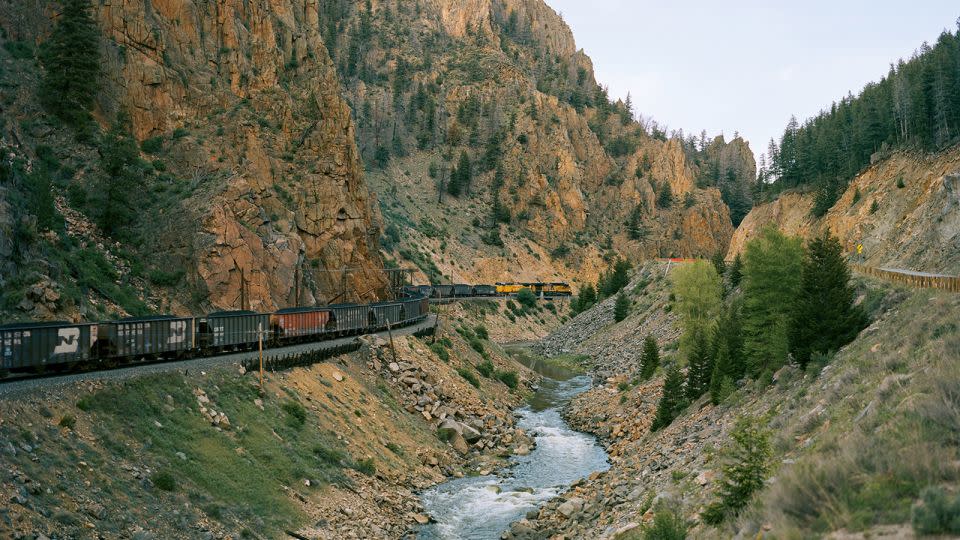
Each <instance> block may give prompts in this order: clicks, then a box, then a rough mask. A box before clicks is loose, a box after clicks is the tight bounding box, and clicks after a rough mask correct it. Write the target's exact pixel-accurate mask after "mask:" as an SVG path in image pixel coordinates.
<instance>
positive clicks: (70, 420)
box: [60, 414, 77, 429]
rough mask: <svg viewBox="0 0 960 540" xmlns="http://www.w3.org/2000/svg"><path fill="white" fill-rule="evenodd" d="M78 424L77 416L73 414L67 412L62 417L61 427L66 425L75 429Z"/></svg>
mask: <svg viewBox="0 0 960 540" xmlns="http://www.w3.org/2000/svg"><path fill="white" fill-rule="evenodd" d="M76 425H77V417H75V416H73V415H72V414H65V415H63V418H61V419H60V427H65V428H67V429H73V428H74V426H76Z"/></svg>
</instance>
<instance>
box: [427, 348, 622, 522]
mask: <svg viewBox="0 0 960 540" xmlns="http://www.w3.org/2000/svg"><path fill="white" fill-rule="evenodd" d="M530 367H531V368H533V369H535V370H536V371H538V372H539V373H541V375H543V380H542V382H541V383H540V387H539V389H538V390H537V391H536V393H535V394H534V396H532V398H531V399H530V400H529V402H528V404H527V405H526V406H524V407H521V408H519V409H517V411H516V414H517V416H518V421H517V426H518V427H520V428H522V429H523V430H524V431H526V432H527V433H528V434H530V435H531V436H533V437H535V438H536V441H537V446H536V448H535V449H534V450H533V451H532V452H530V453H529V454H528V455H526V456H513V457H512V458H510V461H511V465H510V466H509V467H508V468H505V469H503V470H502V471H500V472H499V474H491V475H486V476H467V477H464V478H458V479H455V480H450V481H447V482H444V483H442V484H438V485H437V486H434V487H433V488H431V489H429V490H427V491H425V492H424V493H422V494H421V499H422V501H423V504H424V507H425V508H426V510H427V513H429V514H430V516H431V517H432V518H433V519H434V520H435V523H431V524H429V525H426V526H424V527H422V528H421V529H420V530H419V531H418V536H417V537H418V538H421V539H444V540H447V539H449V540H452V539H464V540H488V539H498V538H500V535H501V534H503V532H504V531H506V530H507V529H509V528H510V524H511V523H513V522H514V521H517V520H519V519H522V518H523V517H524V516H525V515H526V514H527V512H529V511H530V510H534V509H536V508H538V507H539V506H540V505H542V504H543V503H544V502H546V501H548V500H550V499H552V498H553V497H556V496H557V495H559V494H561V493H563V492H564V491H566V490H567V488H568V487H569V486H570V484H572V483H574V482H576V481H577V480H579V479H580V478H584V477H586V476H589V475H590V473H592V472H594V471H605V470H607V469H608V468H609V466H610V465H609V462H608V461H607V454H606V452H604V450H603V448H602V447H601V446H600V445H599V444H597V442H596V440H595V439H594V438H593V437H592V436H589V435H586V434H584V433H580V432H578V431H574V430H572V429H571V428H570V427H569V426H568V425H567V423H566V422H564V421H563V418H561V416H560V410H561V409H562V408H563V407H564V406H565V405H566V404H567V403H568V402H569V401H570V400H571V399H572V398H573V397H574V396H576V395H577V394H579V393H581V392H583V391H586V390H588V389H589V388H590V386H591V384H592V380H591V377H590V376H588V375H577V374H574V373H571V372H569V371H566V370H563V369H558V368H556V367H551V366H545V365H543V364H539V365H538V364H534V365H531V366H530Z"/></svg>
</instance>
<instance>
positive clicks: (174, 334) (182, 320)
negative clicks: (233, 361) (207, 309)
mask: <svg viewBox="0 0 960 540" xmlns="http://www.w3.org/2000/svg"><path fill="white" fill-rule="evenodd" d="M195 322H196V320H195V319H194V318H193V317H173V316H170V315H156V316H152V317H129V318H126V319H121V320H119V321H108V322H103V323H100V324H99V325H98V336H97V349H98V354H99V355H100V358H101V359H104V358H178V357H181V356H185V355H187V354H188V353H189V352H190V351H192V350H193V349H194V348H195V347H196V341H195V340H194V337H195Z"/></svg>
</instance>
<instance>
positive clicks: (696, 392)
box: [686, 330, 713, 401]
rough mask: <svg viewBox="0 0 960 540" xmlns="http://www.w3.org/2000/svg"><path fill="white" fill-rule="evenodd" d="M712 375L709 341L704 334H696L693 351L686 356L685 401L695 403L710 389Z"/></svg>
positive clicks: (703, 332)
mask: <svg viewBox="0 0 960 540" xmlns="http://www.w3.org/2000/svg"><path fill="white" fill-rule="evenodd" d="M712 375H713V358H712V355H711V351H710V341H709V340H708V339H707V335H706V332H705V331H703V330H700V331H698V332H697V334H696V336H695V337H694V341H693V349H691V351H690V354H689V355H688V356H687V387H686V391H687V399H688V400H689V401H696V400H698V399H700V396H702V395H703V394H704V393H706V392H707V390H709V389H710V378H711V376H712Z"/></svg>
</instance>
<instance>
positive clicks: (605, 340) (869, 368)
mask: <svg viewBox="0 0 960 540" xmlns="http://www.w3.org/2000/svg"><path fill="white" fill-rule="evenodd" d="M857 282H858V289H859V290H861V291H862V293H863V294H864V301H865V302H866V303H867V305H868V307H869V308H870V309H871V311H873V313H874V314H875V316H876V317H877V318H876V320H875V321H874V323H873V324H872V325H871V326H870V327H869V328H868V329H866V330H864V331H863V332H862V333H861V335H860V336H859V337H858V338H857V339H856V340H855V341H854V342H853V343H851V344H850V345H848V346H846V347H844V348H843V349H842V350H841V351H840V352H839V353H838V354H836V355H835V356H834V357H833V359H832V361H831V362H830V363H829V364H828V365H827V366H826V367H825V368H824V369H823V370H822V371H819V370H818V369H817V368H816V367H814V368H811V369H808V371H807V372H806V373H802V372H798V371H797V370H795V369H793V368H784V369H783V370H782V371H781V372H779V373H778V374H777V376H776V377H775V382H773V383H770V382H769V381H767V382H764V381H755V382H752V383H751V384H748V385H747V386H745V387H743V388H741V389H740V390H739V391H738V392H736V393H735V394H734V395H733V396H731V397H730V398H729V399H728V400H727V401H726V402H725V403H723V404H721V405H720V406H717V407H714V406H712V405H710V404H709V403H708V401H706V400H700V401H699V402H697V403H696V404H694V405H693V406H691V407H690V408H689V409H688V410H687V412H686V413H685V414H684V415H683V416H681V417H680V418H679V419H678V420H677V421H675V422H674V423H673V424H672V425H671V426H669V427H668V428H666V429H664V430H662V431H660V432H657V433H654V434H650V433H649V423H650V420H651V418H652V415H653V414H654V411H655V405H656V400H657V399H658V396H659V392H660V384H661V382H662V374H661V373H658V374H657V376H656V377H655V378H654V379H653V380H652V382H650V383H638V381H636V380H635V379H633V380H631V378H630V375H631V374H630V373H625V374H624V375H623V376H620V377H617V378H615V379H613V380H611V381H610V382H608V383H607V384H606V385H605V386H602V387H599V388H597V389H595V390H593V391H591V392H589V393H587V394H584V395H583V396H581V397H580V398H579V399H578V400H576V402H575V407H574V409H573V410H572V411H571V420H572V421H573V423H574V424H575V425H580V427H581V428H584V429H590V430H592V431H594V432H595V433H597V434H598V435H600V436H601V437H602V438H604V439H605V440H606V442H607V444H608V445H609V449H610V451H611V454H612V455H614V456H615V465H614V470H613V471H611V473H608V474H607V475H605V477H603V478H601V479H599V480H598V481H597V482H596V483H588V485H587V486H586V487H583V488H580V489H578V490H577V496H585V497H587V498H588V499H589V498H590V496H591V494H600V498H601V499H602V498H603V495H602V494H603V493H604V492H607V493H609V491H608V490H609V489H613V488H615V487H617V486H618V485H622V484H618V482H627V483H628V484H629V485H633V486H635V487H641V488H643V490H642V491H643V492H644V493H646V495H647V496H643V497H639V498H637V499H635V500H629V501H627V502H626V503H625V504H623V505H622V506H617V507H615V508H614V509H610V510H608V511H606V512H604V513H603V514H602V515H600V516H598V518H596V522H595V523H594V525H593V527H594V530H595V532H596V533H599V532H600V531H603V530H608V531H614V530H617V529H618V528H619V527H622V526H625V525H628V524H629V523H631V522H634V523H640V522H642V521H643V520H644V514H645V513H646V512H647V511H648V510H649V508H650V501H651V500H652V496H653V495H656V494H658V493H674V494H676V495H678V496H679V497H680V500H682V501H683V502H682V507H683V511H684V513H685V515H686V516H687V517H688V518H691V519H692V520H694V522H696V516H697V513H698V512H699V511H701V510H702V508H703V505H705V504H706V503H708V502H710V500H711V499H712V492H713V486H714V483H713V482H712V481H710V482H706V483H704V484H703V485H701V483H700V482H697V481H694V477H696V476H698V473H700V472H704V471H706V472H707V474H708V476H709V475H710V472H711V471H713V472H718V470H719V463H717V461H716V460H715V459H714V458H713V456H714V455H715V454H716V452H715V451H716V449H718V448H721V447H722V446H724V445H725V444H727V441H728V437H727V432H728V430H729V428H730V427H731V426H732V424H733V421H734V420H735V419H736V418H737V417H738V416H740V415H751V416H759V417H763V418H766V419H767V420H768V425H769V428H770V429H771V432H772V436H773V441H774V448H775V458H774V462H775V463H776V465H775V466H774V467H773V469H772V471H771V475H770V479H769V481H768V487H767V488H766V489H765V490H764V491H763V492H762V493H760V494H759V495H758V496H757V497H756V498H755V499H754V502H753V503H752V504H751V506H750V507H749V508H748V510H747V511H746V512H745V513H744V514H743V515H742V516H741V518H740V519H739V520H738V521H737V522H736V523H735V524H728V525H725V526H724V527H721V528H719V529H715V528H708V527H705V526H703V525H698V526H697V527H696V528H695V529H694V530H693V531H692V532H693V534H694V535H695V536H696V537H720V538H725V537H730V536H732V535H735V534H736V533H737V532H738V531H741V532H746V533H748V534H756V533H757V532H759V531H760V530H761V528H763V529H764V530H769V531H770V533H772V534H773V535H774V536H775V537H777V538H799V537H808V536H820V535H823V534H826V533H830V532H832V531H838V530H848V531H866V530H872V529H874V528H876V527H882V526H884V525H885V524H907V525H906V526H905V527H904V526H901V527H900V528H899V529H896V531H900V532H901V533H902V532H903V531H909V521H910V517H911V507H912V506H913V505H914V503H915V502H916V501H917V500H918V497H919V495H920V492H921V491H922V490H923V489H924V488H925V487H927V486H929V485H945V486H946V487H947V488H948V490H949V489H956V486H957V482H958V481H960V466H958V465H960V453H958V450H960V439H958V437H957V434H958V433H960V397H958V395H957V391H956V388H958V387H960V372H958V371H957V369H956V366H957V365H958V363H957V362H958V361H960V330H958V324H957V322H956V314H957V313H960V296H958V295H955V294H954V295H951V294H946V293H942V292H936V291H916V290H902V289H895V288H890V287H889V286H887V285H885V284H882V283H876V282H872V281H868V280H863V279H860V278H858V279H857ZM662 285H663V284H662V283H659V284H658V280H656V279H655V280H654V281H653V282H652V283H651V284H650V285H649V286H648V287H647V289H646V290H645V291H644V292H642V293H640V294H639V296H635V300H636V302H635V305H636V304H639V305H640V306H642V307H643V311H644V313H643V314H642V315H641V317H642V318H643V319H644V320H645V321H646V322H645V324H651V325H652V324H654V323H655V322H656V320H658V319H659V320H661V322H664V323H665V325H666V326H670V325H672V324H674V323H673V322H671V321H670V320H669V317H667V318H664V316H663V314H664V312H665V311H666V310H665V307H666V303H665V302H664V298H663V296H664V295H663V292H662V290H663V287H662ZM649 298H652V299H655V300H654V303H656V304H657V305H656V306H653V311H650V309H651V306H650V305H649V304H648V303H647V302H646V300H645V299H649ZM595 309H598V310H601V309H604V307H603V306H600V307H598V308H595ZM635 316H637V314H636V313H635V314H634V315H631V317H629V318H628V319H627V320H626V321H624V322H621V323H617V324H608V325H607V326H605V327H604V328H602V329H601V330H600V331H599V332H597V333H596V334H595V335H593V336H591V337H590V338H589V339H587V340H585V341H584V342H583V343H581V344H580V346H579V347H578V348H577V349H576V350H578V351H585V352H590V353H592V354H601V355H602V354H603V351H609V350H617V349H620V350H621V351H623V352H622V353H621V354H620V356H621V357H631V356H633V354H634V353H635V352H636V353H639V351H638V350H637V351H633V350H631V348H636V345H635V344H634V343H633V339H632V336H633V335H634V334H636V333H637V331H636V328H637V327H638V324H637V322H636V321H635V320H633V319H634V317H635ZM581 317H584V315H581ZM573 322H574V323H576V320H574V321H573ZM628 330H629V331H628ZM668 330H669V328H664V329H663V331H664V332H665V333H664V335H665V336H667V337H668V342H669V336H670V335H671V333H670V332H668ZM561 332H562V330H561ZM670 356H671V355H670V354H667V358H668V361H669V358H670ZM615 360H616V358H615V357H614V356H610V357H609V359H608V360H607V362H608V363H609V362H611V361H615ZM628 365H629V363H628ZM600 367H601V369H602V368H603V367H604V366H602V365H601V366H600ZM633 383H637V384H633ZM616 456H620V457H616ZM656 464H659V466H665V468H662V469H660V470H658V467H655V465H656ZM617 468H620V470H619V471H617ZM644 471H645V472H644ZM641 473H642V474H641ZM638 478H643V481H642V482H638ZM605 490H606V491H605ZM545 515H546V514H545ZM547 517H548V520H549V519H550V517H549V516H547ZM649 517H650V514H647V518H649ZM541 522H543V520H541ZM561 523H562V524H561V525H560V529H559V530H564V529H563V527H568V530H576V529H572V528H570V527H572V525H571V524H570V523H569V522H563V521H562V520H561Z"/></svg>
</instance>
